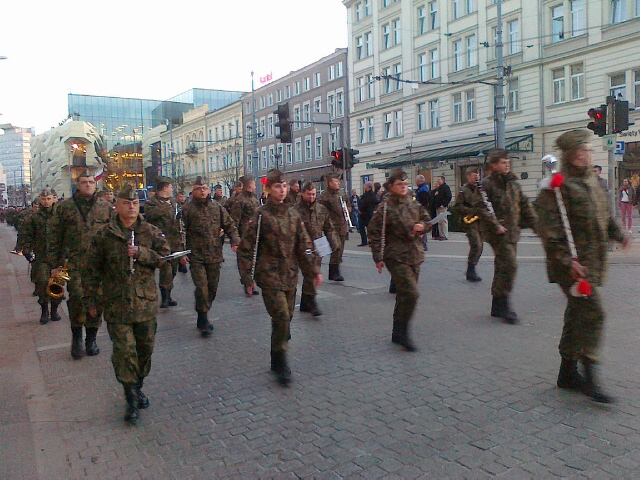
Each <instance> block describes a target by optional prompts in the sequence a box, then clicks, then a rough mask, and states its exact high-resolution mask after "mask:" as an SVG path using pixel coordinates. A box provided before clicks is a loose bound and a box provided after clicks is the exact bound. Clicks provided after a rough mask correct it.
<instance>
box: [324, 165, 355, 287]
mask: <svg viewBox="0 0 640 480" xmlns="http://www.w3.org/2000/svg"><path fill="white" fill-rule="evenodd" d="M318 202H319V203H320V204H321V205H322V206H323V207H325V208H326V209H327V210H329V217H330V218H331V222H332V223H333V225H334V227H335V229H336V232H337V234H338V237H339V238H340V245H335V249H334V251H333V253H332V254H331V258H330V259H329V280H334V281H336V282H342V281H344V277H343V276H342V275H340V264H341V263H342V254H343V253H344V244H345V242H346V241H347V234H348V227H347V219H346V218H345V213H344V209H343V207H342V206H343V202H344V199H343V198H342V196H341V195H340V175H339V174H337V173H331V174H329V175H327V190H326V191H325V192H324V193H323V194H322V195H321V196H320V199H319V200H318ZM345 205H346V204H345Z"/></svg>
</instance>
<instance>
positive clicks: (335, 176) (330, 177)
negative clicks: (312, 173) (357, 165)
mask: <svg viewBox="0 0 640 480" xmlns="http://www.w3.org/2000/svg"><path fill="white" fill-rule="evenodd" d="M324 178H325V179H326V180H327V181H329V180H333V179H338V180H340V174H339V173H335V172H334V173H329V174H328V175H325V177H324Z"/></svg>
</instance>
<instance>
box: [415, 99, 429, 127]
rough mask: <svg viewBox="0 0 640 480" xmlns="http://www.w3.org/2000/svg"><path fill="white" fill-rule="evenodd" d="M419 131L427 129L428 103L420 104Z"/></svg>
mask: <svg viewBox="0 0 640 480" xmlns="http://www.w3.org/2000/svg"><path fill="white" fill-rule="evenodd" d="M417 116H418V131H420V132H422V131H425V130H427V128H428V126H427V104H426V103H419V104H418V115H417Z"/></svg>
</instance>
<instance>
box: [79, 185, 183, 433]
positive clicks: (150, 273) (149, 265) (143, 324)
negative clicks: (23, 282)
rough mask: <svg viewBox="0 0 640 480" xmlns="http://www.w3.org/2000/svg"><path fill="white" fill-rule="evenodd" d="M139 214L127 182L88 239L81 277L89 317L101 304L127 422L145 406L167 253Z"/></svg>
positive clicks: (157, 231) (154, 230)
mask: <svg viewBox="0 0 640 480" xmlns="http://www.w3.org/2000/svg"><path fill="white" fill-rule="evenodd" d="M139 213H140V203H139V200H138V195H137V193H136V191H135V189H134V188H133V187H132V186H131V185H125V186H124V187H123V188H122V189H121V190H120V192H119V193H118V198H117V201H116V215H115V216H114V217H113V219H112V220H111V221H110V222H109V224H108V225H107V226H106V227H104V228H103V229H102V230H101V231H100V232H98V234H97V235H95V237H94V238H93V240H92V242H91V246H90V247H89V250H88V256H89V258H91V262H89V265H88V268H87V271H86V278H85V285H86V294H87V297H88V300H87V308H88V311H89V315H90V316H96V315H97V312H98V310H99V307H100V308H104V319H105V321H106V322H107V327H108V330H109V336H110V337H111V341H112V342H113V354H112V356H111V362H112V363H113V369H114V371H115V374H116V378H117V379H118V381H119V382H120V383H121V384H122V386H123V387H124V394H125V398H126V400H127V410H126V414H125V420H126V421H128V422H136V421H137V420H138V408H147V407H148V406H149V400H148V399H147V397H146V396H145V395H144V393H142V390H141V389H142V386H143V382H144V378H145V377H146V376H147V375H148V374H149V370H150V369H151V354H152V353H153V346H154V342H155V334H156V327H157V323H156V314H157V311H158V307H157V302H156V299H157V290H156V288H157V287H156V281H155V271H156V268H157V267H158V266H160V263H159V260H160V258H161V257H163V256H165V255H169V254H170V253H171V249H170V248H169V244H168V242H167V240H166V238H165V236H164V234H163V233H162V231H161V230H160V229H158V228H156V227H154V226H153V225H151V224H150V223H147V222H145V221H144V220H143V219H142V217H141V216H140V215H139ZM132 234H133V236H132ZM132 238H133V241H132ZM132 244H133V245H132ZM100 287H102V294H101V295H100V294H99V291H100Z"/></svg>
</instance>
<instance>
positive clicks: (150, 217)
mask: <svg viewBox="0 0 640 480" xmlns="http://www.w3.org/2000/svg"><path fill="white" fill-rule="evenodd" d="M177 213H178V207H177V203H176V201H175V199H174V198H167V199H166V200H165V199H161V198H158V197H157V196H155V197H153V198H150V199H149V200H147V202H146V203H145V205H144V216H145V219H146V220H147V222H149V223H150V224H151V225H154V226H156V227H158V228H159V229H160V230H162V233H164V234H165V236H166V237H167V241H168V242H169V245H170V246H171V251H172V252H177V251H179V250H182V249H183V247H182V242H181V240H180V221H179V220H178V219H177V218H176V217H177Z"/></svg>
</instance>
